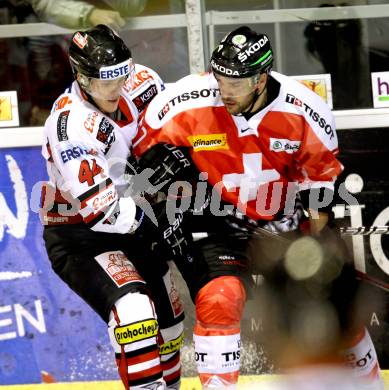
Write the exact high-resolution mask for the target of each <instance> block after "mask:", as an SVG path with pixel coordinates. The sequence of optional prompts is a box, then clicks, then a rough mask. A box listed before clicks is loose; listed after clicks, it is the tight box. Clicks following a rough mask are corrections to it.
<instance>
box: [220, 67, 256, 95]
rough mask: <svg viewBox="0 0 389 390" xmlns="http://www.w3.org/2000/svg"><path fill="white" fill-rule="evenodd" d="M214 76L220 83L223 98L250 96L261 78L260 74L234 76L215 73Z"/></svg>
mask: <svg viewBox="0 0 389 390" xmlns="http://www.w3.org/2000/svg"><path fill="white" fill-rule="evenodd" d="M214 76H215V78H216V81H217V83H218V85H219V89H220V94H221V96H222V97H223V98H229V97H231V98H237V97H243V96H248V95H250V94H251V93H252V92H254V90H255V89H256V87H257V83H258V80H259V75H255V76H251V77H244V78H233V77H226V76H221V75H219V74H216V73H214Z"/></svg>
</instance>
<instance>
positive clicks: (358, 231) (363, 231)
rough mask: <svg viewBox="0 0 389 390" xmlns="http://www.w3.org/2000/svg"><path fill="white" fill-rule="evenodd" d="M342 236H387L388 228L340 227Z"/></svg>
mask: <svg viewBox="0 0 389 390" xmlns="http://www.w3.org/2000/svg"><path fill="white" fill-rule="evenodd" d="M340 234H341V235H342V236H356V235H359V236H370V235H371V234H389V226H357V227H341V228H340Z"/></svg>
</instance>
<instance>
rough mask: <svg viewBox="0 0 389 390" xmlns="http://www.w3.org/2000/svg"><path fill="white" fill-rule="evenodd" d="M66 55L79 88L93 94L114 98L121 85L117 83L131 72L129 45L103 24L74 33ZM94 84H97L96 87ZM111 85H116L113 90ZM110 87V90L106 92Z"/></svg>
mask: <svg viewBox="0 0 389 390" xmlns="http://www.w3.org/2000/svg"><path fill="white" fill-rule="evenodd" d="M69 59H70V64H71V67H72V70H73V74H74V76H75V78H76V79H77V80H78V81H79V83H80V85H81V87H82V89H84V90H85V92H87V93H88V94H90V95H92V96H93V97H96V98H101V99H107V100H109V99H114V98H115V97H116V96H117V90H120V88H121V87H120V84H123V83H124V81H125V79H126V78H127V77H128V76H133V72H134V65H133V62H132V56H131V51H130V49H129V48H128V47H127V46H126V44H125V43H124V42H123V40H122V39H121V38H120V37H119V36H118V35H117V34H116V33H115V32H114V31H113V30H111V29H110V28H109V27H108V26H105V25H103V24H99V25H98V26H96V27H93V28H91V29H89V30H86V31H77V32H75V33H74V35H73V37H72V41H71V43H70V47H69ZM113 82H116V84H112V83H113ZM109 83H111V84H109ZM99 84H101V85H99ZM93 85H96V86H98V87H100V88H99V90H98V89H97V88H93ZM113 85H114V86H115V85H116V86H117V87H116V91H113ZM110 88H111V90H112V92H109V89H110ZM96 91H97V92H96Z"/></svg>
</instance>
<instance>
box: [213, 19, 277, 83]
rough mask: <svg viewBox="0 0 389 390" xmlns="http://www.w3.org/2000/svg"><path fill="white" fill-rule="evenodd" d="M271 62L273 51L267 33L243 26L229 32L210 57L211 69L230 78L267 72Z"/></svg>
mask: <svg viewBox="0 0 389 390" xmlns="http://www.w3.org/2000/svg"><path fill="white" fill-rule="evenodd" d="M272 64H273V51H272V48H271V45H270V41H269V38H268V37H267V35H265V34H258V33H257V32H255V31H253V30H251V29H250V28H248V27H245V26H244V27H239V28H238V29H236V30H234V31H232V32H231V33H229V34H228V35H227V36H226V37H225V38H224V39H223V40H222V41H221V42H220V44H219V46H218V47H217V48H216V49H215V50H214V51H213V53H212V57H211V68H212V71H213V72H214V73H216V74H219V75H222V76H227V77H231V78H247V77H250V76H255V75H258V74H259V73H267V72H269V71H270V70H271V67H272Z"/></svg>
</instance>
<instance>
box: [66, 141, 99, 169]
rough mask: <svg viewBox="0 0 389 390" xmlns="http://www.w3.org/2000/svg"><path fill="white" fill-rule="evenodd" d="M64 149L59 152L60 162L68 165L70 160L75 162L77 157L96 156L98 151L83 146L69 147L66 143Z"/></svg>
mask: <svg viewBox="0 0 389 390" xmlns="http://www.w3.org/2000/svg"><path fill="white" fill-rule="evenodd" d="M66 144H67V145H66V148H65V149H62V150H60V151H59V154H60V156H61V160H62V162H63V163H64V164H66V163H68V162H69V161H71V160H76V159H78V158H79V157H82V156H86V155H92V156H96V155H97V154H98V151H97V150H96V149H93V148H90V147H88V146H84V145H75V146H73V145H71V144H70V143H66Z"/></svg>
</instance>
